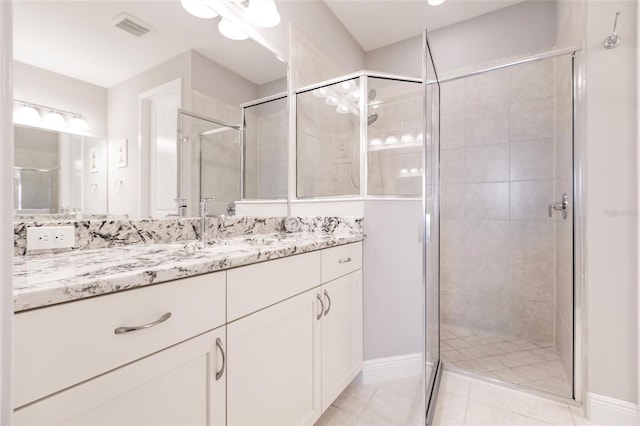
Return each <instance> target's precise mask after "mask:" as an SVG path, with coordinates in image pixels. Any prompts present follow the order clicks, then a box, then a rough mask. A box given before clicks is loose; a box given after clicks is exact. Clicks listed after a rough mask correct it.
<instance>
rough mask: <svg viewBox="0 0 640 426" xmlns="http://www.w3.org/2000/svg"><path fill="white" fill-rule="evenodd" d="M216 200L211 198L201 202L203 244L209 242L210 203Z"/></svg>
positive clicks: (201, 237) (201, 238) (201, 235)
mask: <svg viewBox="0 0 640 426" xmlns="http://www.w3.org/2000/svg"><path fill="white" fill-rule="evenodd" d="M215 199H216V198H215V197H211V198H203V199H202V200H200V241H201V242H203V243H206V242H207V241H209V236H208V234H209V233H208V226H207V225H208V222H209V221H208V220H207V216H208V215H209V201H213V200H215Z"/></svg>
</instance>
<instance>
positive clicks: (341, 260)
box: [338, 257, 351, 263]
mask: <svg viewBox="0 0 640 426" xmlns="http://www.w3.org/2000/svg"><path fill="white" fill-rule="evenodd" d="M349 262H351V258H350V257H345V258H342V259H340V260H338V263H349Z"/></svg>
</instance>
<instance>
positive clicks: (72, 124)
mask: <svg viewBox="0 0 640 426" xmlns="http://www.w3.org/2000/svg"><path fill="white" fill-rule="evenodd" d="M13 104H14V111H15V112H14V113H13V122H14V123H16V124H22V125H25V126H31V127H38V128H41V129H48V130H54V131H63V132H66V133H75V134H80V135H87V130H89V124H88V123H87V120H86V119H85V118H84V117H83V116H82V115H80V114H77V113H74V112H69V111H62V110H59V109H57V108H51V107H47V106H44V105H36V104H33V103H31V102H25V101H20V100H17V99H16V100H14V101H13Z"/></svg>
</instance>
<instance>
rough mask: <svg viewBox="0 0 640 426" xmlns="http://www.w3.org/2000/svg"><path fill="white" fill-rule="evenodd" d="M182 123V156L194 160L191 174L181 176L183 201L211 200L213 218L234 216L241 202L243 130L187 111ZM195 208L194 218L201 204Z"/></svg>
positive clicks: (180, 116)
mask: <svg viewBox="0 0 640 426" xmlns="http://www.w3.org/2000/svg"><path fill="white" fill-rule="evenodd" d="M178 123H179V125H178V133H179V135H180V142H181V144H182V149H181V156H183V157H184V158H187V157H189V156H190V157H191V158H192V161H191V164H192V167H190V170H187V171H185V172H184V173H180V176H182V177H183V179H184V181H182V182H181V183H180V188H181V193H180V197H179V198H186V199H187V201H188V200H189V196H188V195H187V194H188V193H189V194H191V198H192V200H193V201H195V200H202V199H207V200H209V201H208V206H209V208H208V210H209V214H212V215H233V214H234V213H235V202H236V201H238V200H239V199H240V128H239V126H238V125H234V124H224V123H222V122H219V121H217V120H214V119H212V118H206V117H204V116H199V115H196V114H193V113H189V112H187V111H183V110H181V111H180V112H179V120H178ZM181 163H182V164H185V162H184V161H181ZM188 186H190V187H188ZM193 195H195V197H193ZM187 205H189V203H187ZM191 205H192V208H191V214H192V215H195V214H197V210H196V207H197V206H198V203H197V202H192V203H191Z"/></svg>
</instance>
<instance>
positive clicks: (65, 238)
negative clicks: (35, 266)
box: [27, 226, 75, 250]
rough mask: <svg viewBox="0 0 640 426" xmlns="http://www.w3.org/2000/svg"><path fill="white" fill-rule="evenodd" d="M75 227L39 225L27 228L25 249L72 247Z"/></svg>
mask: <svg viewBox="0 0 640 426" xmlns="http://www.w3.org/2000/svg"><path fill="white" fill-rule="evenodd" d="M74 244H75V227H73V226H39V227H35V226H33V227H29V228H27V250H45V249H55V248H68V247H73V246H74Z"/></svg>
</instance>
